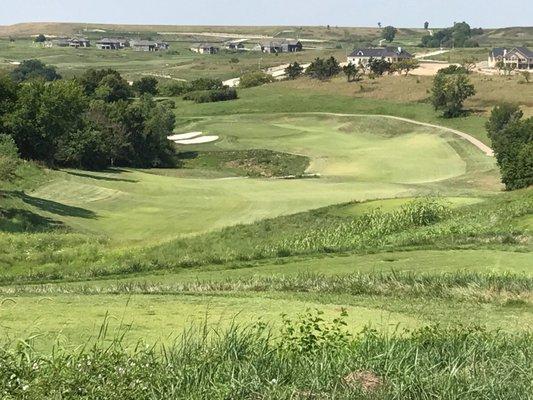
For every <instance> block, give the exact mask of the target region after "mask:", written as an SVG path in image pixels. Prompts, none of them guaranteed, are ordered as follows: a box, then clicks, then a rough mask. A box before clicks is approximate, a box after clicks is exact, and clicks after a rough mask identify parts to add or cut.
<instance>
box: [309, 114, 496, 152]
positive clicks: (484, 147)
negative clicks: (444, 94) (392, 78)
mask: <svg viewBox="0 0 533 400" xmlns="http://www.w3.org/2000/svg"><path fill="white" fill-rule="evenodd" d="M301 114H315V115H333V116H338V117H381V118H389V119H394V120H396V121H403V122H409V123H411V124H415V125H420V126H427V127H429V128H436V129H441V130H443V131H447V132H451V133H453V134H455V135H457V136H460V137H462V138H463V139H465V140H467V141H469V142H470V143H472V144H473V145H474V146H476V147H477V148H478V149H479V150H481V151H482V152H483V153H485V155H487V156H489V157H494V151H493V150H492V149H491V148H490V147H489V146H487V145H486V144H485V143H483V142H482V141H481V140H479V139H476V138H475V137H473V136H472V135H469V134H468V133H465V132H462V131H459V130H457V129H453V128H448V127H445V126H442V125H436V124H430V123H428V122H420V121H415V120H413V119H409V118H403V117H395V116H393V115H384V114H342V113H327V112H309V113H301Z"/></svg>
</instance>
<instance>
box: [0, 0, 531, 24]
mask: <svg viewBox="0 0 533 400" xmlns="http://www.w3.org/2000/svg"><path fill="white" fill-rule="evenodd" d="M426 20H428V21H430V23H431V25H432V26H437V27H442V26H449V25H451V24H452V23H453V22H454V21H463V20H465V21H467V22H469V23H470V24H471V25H473V26H482V27H502V26H531V25H533V1H531V0H522V1H504V0H401V1H396V0H394V1H393V0H240V1H239V0H192V1H185V0H82V1H72V0H0V25H9V24H14V23H18V22H37V21H65V22H101V23H134V24H175V25H326V24H330V25H332V26H335V25H339V26H375V25H376V24H377V22H378V21H380V22H382V23H383V24H387V25H388V24H390V25H395V26H402V27H419V26H421V25H422V24H423V23H424V21H426Z"/></svg>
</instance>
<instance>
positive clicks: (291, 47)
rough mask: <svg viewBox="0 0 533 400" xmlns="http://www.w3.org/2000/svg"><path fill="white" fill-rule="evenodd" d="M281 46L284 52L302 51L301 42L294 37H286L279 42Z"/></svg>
mask: <svg viewBox="0 0 533 400" xmlns="http://www.w3.org/2000/svg"><path fill="white" fill-rule="evenodd" d="M281 48H282V50H283V52H285V53H294V52H297V51H302V49H303V46H302V42H300V41H299V40H295V39H286V40H284V41H282V42H281Z"/></svg>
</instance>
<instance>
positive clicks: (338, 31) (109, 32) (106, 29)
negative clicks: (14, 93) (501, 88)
mask: <svg viewBox="0 0 533 400" xmlns="http://www.w3.org/2000/svg"><path fill="white" fill-rule="evenodd" d="M437 30H439V28H434V29H433V31H437ZM41 33H42V34H44V35H47V36H51V37H53V36H70V35H75V34H81V35H85V36H89V37H92V38H95V37H102V36H113V35H136V34H137V35H152V36H155V35H158V36H164V37H168V38H169V39H172V38H180V37H183V36H189V37H191V36H196V38H203V37H205V38H207V39H206V40H209V38H217V39H218V40H224V39H225V38H229V37H242V38H249V39H260V38H271V37H299V38H302V39H307V40H309V39H316V40H326V41H331V42H339V41H345V42H357V41H359V42H365V41H366V42H368V43H370V42H372V43H374V44H375V43H377V41H378V40H379V38H380V37H381V30H380V29H379V28H377V27H337V26H303V27H302V26H215V25H212V26H200V25H194V26H187V25H127V24H95V23H91V24H84V23H79V22H78V23H59V22H28V23H20V24H15V25H8V26H0V38H2V37H3V38H7V37H31V36H36V35H38V34H41ZM428 33H429V32H428V31H427V30H424V29H421V28H399V30H398V34H397V40H399V41H400V43H402V42H403V43H405V44H409V45H413V46H415V45H417V44H418V43H419V42H420V38H421V37H422V36H424V35H427V34H428ZM187 34H190V35H187ZM476 40H477V41H478V42H479V43H480V45H481V46H487V47H489V46H513V45H514V46H518V45H526V46H531V47H533V27H509V28H498V29H490V28H486V29H485V33H484V34H483V35H480V36H477V37H476Z"/></svg>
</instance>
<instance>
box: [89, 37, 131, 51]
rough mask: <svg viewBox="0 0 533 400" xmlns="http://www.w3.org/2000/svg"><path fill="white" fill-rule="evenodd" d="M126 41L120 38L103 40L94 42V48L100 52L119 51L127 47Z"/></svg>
mask: <svg viewBox="0 0 533 400" xmlns="http://www.w3.org/2000/svg"><path fill="white" fill-rule="evenodd" d="M129 45H130V44H129V42H128V40H127V39H120V38H103V39H100V40H99V41H98V42H96V47H98V48H99V49H101V50H120V49H123V48H125V47H129Z"/></svg>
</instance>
